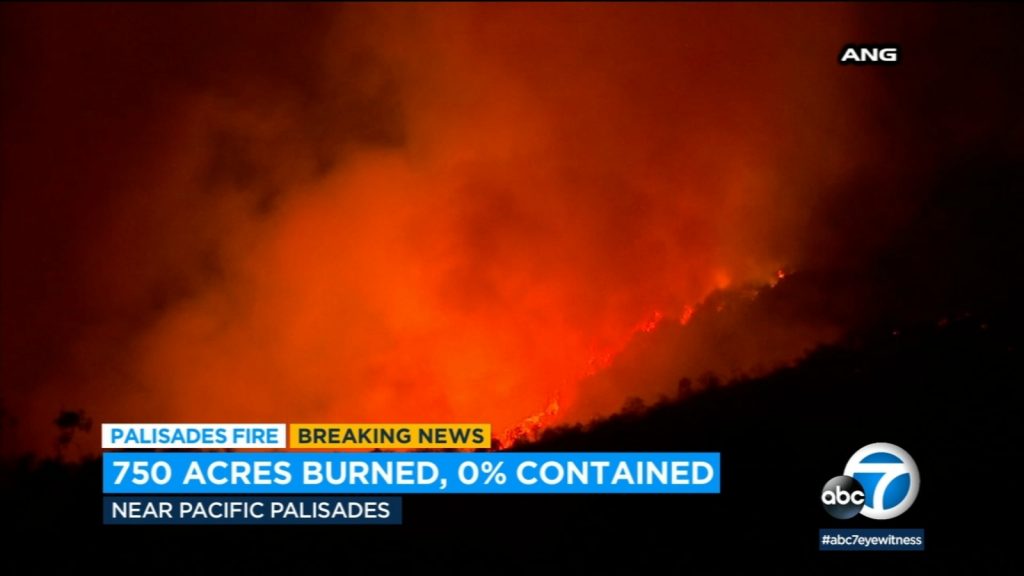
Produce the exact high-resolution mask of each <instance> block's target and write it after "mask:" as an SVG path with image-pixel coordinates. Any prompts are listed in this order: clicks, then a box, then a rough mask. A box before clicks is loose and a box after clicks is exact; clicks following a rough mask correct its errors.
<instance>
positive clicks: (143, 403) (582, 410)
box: [2, 5, 945, 449]
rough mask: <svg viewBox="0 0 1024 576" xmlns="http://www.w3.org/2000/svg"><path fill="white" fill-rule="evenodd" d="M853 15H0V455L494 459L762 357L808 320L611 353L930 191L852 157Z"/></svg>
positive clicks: (867, 153)
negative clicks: (844, 64)
mask: <svg viewBox="0 0 1024 576" xmlns="http://www.w3.org/2000/svg"><path fill="white" fill-rule="evenodd" d="M879 10H880V9H879ZM872 18H876V16H874V15H872V14H871V13H864V9H862V8H856V7H852V6H811V7H791V6H771V7H770V6H745V5H740V6H700V5H685V6H657V5H653V6H652V5H648V6H614V5H594V6H582V5H572V6H542V7H540V6H516V5H513V6H401V7H400V6H345V7H338V6H307V7H290V6H218V7H207V6H195V7H187V8H186V9H180V8H174V9H172V8H170V7H161V6H131V7H129V6H118V7H71V8H69V7H53V6H47V7H15V8H5V9H4V17H3V27H4V30H3V32H4V33H3V38H4V40H3V42H4V45H3V70H4V87H3V98H4V105H3V112H2V114H3V124H4V126H5V130H4V137H3V171H2V176H3V190H4V192H3V214H2V218H3V237H4V242H3V278H2V281H3V290H2V298H3V306H2V309H3V310H2V311H3V324H2V325H3V365H2V369H3V381H4V382H5V387H4V394H3V402H4V406H5V409H6V410H7V412H8V413H9V415H10V416H11V417H13V418H14V419H15V420H16V421H17V422H16V423H15V424H14V425H13V427H5V449H7V448H11V447H14V448H20V447H22V446H30V445H31V446H34V447H36V448H39V444H40V443H39V442H37V441H36V440H33V439H34V438H43V437H46V435H47V434H48V433H49V431H48V430H47V427H50V426H51V424H50V421H51V420H52V415H53V414H56V412H57V411H58V410H60V409H62V408H65V409H78V408H84V409H85V410H86V411H87V413H89V414H90V415H92V416H93V417H94V419H95V420H97V421H231V420H239V421H246V420H248V421H259V420H265V421H303V420H305V421H309V420H314V421H342V420H377V421H386V420H391V421H425V420H460V421H491V422H493V423H494V425H495V427H496V429H497V430H501V429H502V428H504V427H507V426H510V425H513V424H515V423H516V422H517V421H519V420H520V419H522V418H523V417H525V416H529V415H530V414H533V413H535V412H537V411H539V410H543V409H544V407H545V406H547V405H548V403H549V402H550V401H551V400H552V399H553V398H558V399H559V400H560V401H561V402H562V404H563V405H564V407H565V408H566V409H567V411H568V414H569V415H570V416H568V417H571V418H581V419H582V418H588V417H590V416H592V415H593V414H595V413H599V412H602V411H607V410H609V409H611V408H614V407H616V406H618V405H619V404H621V402H622V400H623V399H624V398H626V397H627V396H633V395H641V396H646V397H650V396H652V395H655V394H658V393H664V392H666V391H671V390H673V389H674V388H673V387H674V386H675V382H676V381H677V380H678V378H679V377H680V376H681V375H683V374H687V373H693V374H696V373H699V372H701V371H703V370H708V369H715V370H720V371H723V372H727V373H728V372H737V373H738V372H744V371H752V370H762V369H768V368H770V367H771V366H773V365H776V364H778V363H782V362H787V361H790V360H792V359H793V358H794V357H796V356H798V355H799V354H801V353H802V351H803V350H805V349H807V348H808V347H810V346H812V345H814V344H815V343H818V342H821V341H825V340H828V339H831V338H835V337H836V336H837V335H838V334H839V333H840V332H841V324H842V322H841V321H840V320H837V319H835V318H833V317H831V316H830V317H828V318H824V317H823V319H819V320H820V321H804V320H801V321H799V322H792V323H787V322H780V319H779V318H778V317H768V316H766V315H765V314H761V315H758V314H756V313H751V314H747V315H745V316H740V317H736V319H735V322H730V323H729V326H733V327H734V328H733V329H732V330H733V331H734V332H735V331H736V330H741V331H742V333H743V334H744V335H749V337H748V336H744V337H742V338H736V337H730V338H727V339H725V340H723V339H721V338H718V339H715V338H712V336H713V335H714V330H722V328H720V327H719V328H715V329H711V328H708V329H707V331H706V333H705V331H702V329H700V328H699V327H700V326H710V325H711V324H710V323H709V322H708V321H707V320H706V318H707V314H710V312H708V311H709V310H710V309H711V308H713V306H711V305H705V306H704V307H703V308H702V309H701V310H702V311H704V312H705V314H704V315H702V316H700V317H699V319H700V321H699V322H698V321H697V320H698V319H695V320H694V322H693V324H692V325H688V326H686V327H679V328H678V330H676V329H675V328H673V330H676V331H682V330H683V329H684V328H685V329H687V330H688V331H686V332H685V335H684V336H679V337H673V338H668V339H665V338H662V339H660V340H659V341H660V342H663V343H662V344H659V345H658V346H653V347H651V350H652V351H647V352H644V351H643V350H640V351H639V352H637V347H636V345H633V346H632V347H630V344H629V343H630V342H631V339H634V340H635V338H634V336H633V335H634V334H636V333H637V330H638V326H642V325H643V323H644V322H649V321H650V320H651V319H652V318H662V319H663V320H662V323H665V325H666V326H667V325H668V324H667V323H668V322H674V323H675V324H674V326H677V327H678V326H679V322H678V319H680V317H681V316H682V315H684V314H685V313H686V310H688V309H689V307H692V306H694V305H697V304H698V303H699V302H701V301H702V300H704V299H705V298H706V297H707V296H708V295H709V294H711V293H712V292H713V291H715V290H716V289H721V288H726V287H735V286H743V285H745V284H747V283H755V284H764V283H766V282H768V281H769V280H771V279H773V278H774V276H775V273H776V271H777V270H779V269H786V270H789V269H792V268H797V269H801V268H808V267H810V268H842V267H843V266H842V265H836V260H835V258H836V257H839V258H847V257H849V258H852V259H858V258H859V259H861V260H864V261H867V260H870V259H871V258H873V255H874V254H876V253H877V251H878V250H880V249H881V248H879V247H880V246H884V245H886V243H887V242H889V241H890V239H891V237H892V236H893V235H894V234H895V231H896V230H898V229H899V226H900V225H901V223H903V222H905V221H906V220H907V219H908V218H910V217H911V215H912V214H913V211H914V206H915V202H916V201H917V199H918V197H917V196H915V195H914V194H907V195H905V196H899V195H898V194H896V196H891V197H889V198H885V197H883V195H884V194H888V193H897V188H898V187H899V186H900V185H901V183H905V182H907V181H910V180H911V179H912V178H913V177H915V175H916V174H917V173H918V172H925V171H927V170H928V169H929V167H931V166H932V165H933V159H931V158H927V159H925V160H923V161H921V162H918V163H914V162H912V161H909V160H908V162H907V163H906V164H905V165H906V166H910V168H900V167H899V166H900V164H899V163H895V162H892V163H888V162H886V163H883V162H880V161H879V157H880V156H885V157H886V158H891V157H893V156H894V155H895V154H896V153H897V152H898V151H899V150H901V149H902V148H901V145H905V144H906V142H908V140H909V139H908V136H907V134H908V133H910V132H911V131H912V130H911V128H910V127H908V126H906V125H904V126H899V125H898V126H896V127H895V131H894V132H893V134H894V135H895V136H894V137H892V138H890V134H888V133H887V132H886V126H887V125H886V124H885V122H887V120H886V118H887V116H886V114H887V112H886V111H887V110H889V104H888V102H889V101H888V100H887V98H889V97H890V96H891V94H890V91H891V90H897V91H899V90H904V91H909V92H908V93H907V94H901V93H897V94H896V95H895V101H897V102H900V103H902V104H901V105H903V106H907V105H908V104H907V103H908V102H911V101H912V100H913V99H916V98H918V97H919V96H920V95H919V94H918V93H916V92H914V88H912V87H910V88H907V87H902V88H901V85H900V84H899V81H898V80H896V81H894V80H893V75H895V74H899V73H901V72H903V71H904V70H905V69H906V68H913V66H914V64H913V63H908V64H907V66H905V67H903V68H892V69H886V70H869V69H858V70H852V69H846V68H841V67H839V66H837V64H836V54H837V51H838V47H840V46H841V45H842V44H844V43H846V42H849V41H851V40H857V39H859V38H860V37H862V36H863V35H864V33H865V32H864V31H865V30H869V29H874V28H881V29H885V27H886V26H889V27H890V28H891V29H892V31H891V33H892V34H894V35H895V36H897V37H900V35H901V34H905V33H906V32H905V30H904V29H903V28H901V24H900V21H897V22H896V24H889V23H887V22H888V21H883V24H877V23H875V22H874V20H872ZM940 20H941V18H940ZM941 21H942V22H945V20H941ZM907 26H909V24H908V25H907ZM913 37H915V38H917V37H919V36H913ZM874 39H875V38H868V40H874ZM929 70H930V69H929ZM929 73H930V72H928V71H920V70H918V71H917V72H914V71H913V70H911V71H910V72H908V74H910V76H911V77H912V78H920V77H921V75H924V76H925V77H926V76H927V75H928V74H929ZM894 82H895V83H894ZM915 82H916V80H915ZM914 86H916V84H914ZM906 112H907V113H908V114H910V113H912V111H910V110H907V111H906ZM888 113H890V114H891V112H888ZM897 116H898V115H897ZM900 117H901V116H900ZM907 124H908V125H910V124H912V123H909V122H908V123H907ZM913 127H916V124H914V125H913ZM880 151H881V152H880ZM880 166H889V168H888V169H887V170H888V171H882V172H879V170H878V167H880ZM914 170H917V172H915V171H914ZM865 174H870V175H872V176H870V177H865V176H864V175H865ZM872 178H874V180H872ZM879 181H882V182H883V183H884V186H881V187H878V186H872V185H873V184H875V183H877V182H879ZM863 183H866V184H868V186H866V187H864V188H863V189H864V190H870V192H864V193H863V194H866V195H862V190H860V189H859V187H860V184H863ZM892 197H899V198H900V200H899V201H892V200H891V198H892ZM851 206H859V207H860V208H861V209H862V210H863V214H862V215H856V216H851V214H856V210H854V212H850V211H849V209H850V207H851ZM882 206H885V207H887V208H886V209H884V210H880V209H878V208H879V207H882ZM837 214H838V216H836V215H837ZM836 218H838V221H837V220H836ZM847 218H852V220H847ZM854 247H856V248H854ZM868 255H871V256H868ZM818 296H819V297H820V296H821V295H820V294H819V295H818ZM859 305H860V304H858V306H859ZM851 306H853V304H851ZM823 308H827V306H824V307H823ZM780 309H786V310H789V309H790V308H786V307H782V308H780ZM780 314H781V312H780ZM723 318H725V316H723ZM717 325H718V326H721V325H722V324H721V323H719V324H717ZM739 326H742V329H740V328H735V327H739ZM660 330H661V332H665V331H666V330H668V329H667V328H661V329H660ZM641 332H642V331H641ZM768 342H771V343H774V344H773V345H772V346H765V343H768ZM716 343H721V345H720V346H719V345H716ZM626 348H629V349H630V352H629V354H626V355H625V356H624V357H623V358H622V359H620V360H616V359H615V357H614V356H615V354H617V353H619V352H621V351H623V350H625V349H626ZM597 372H600V374H596V373H597ZM7 429H10V430H12V431H13V433H12V434H7V432H6V431H7Z"/></svg>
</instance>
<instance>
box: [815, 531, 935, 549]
mask: <svg viewBox="0 0 1024 576" xmlns="http://www.w3.org/2000/svg"><path fill="white" fill-rule="evenodd" d="M818 542H819V545H818V550H822V551H836V550H842V551H849V552H856V551H877V550H914V551H922V550H924V529H923V528H822V529H821V530H820V531H819V532H818Z"/></svg>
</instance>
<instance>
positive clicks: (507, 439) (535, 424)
mask: <svg viewBox="0 0 1024 576" xmlns="http://www.w3.org/2000/svg"><path fill="white" fill-rule="evenodd" d="M558 410H559V406H558V396H555V398H553V399H552V400H551V402H549V403H548V406H547V408H545V409H544V410H542V411H540V412H538V413H536V414H534V415H533V416H530V417H529V418H526V419H525V420H523V421H522V422H520V423H519V424H516V425H515V426H513V427H511V428H509V429H508V430H505V433H504V434H503V435H502V437H501V440H500V441H499V443H500V445H501V449H502V450H504V449H506V448H511V447H512V446H514V445H515V444H516V442H519V441H520V440H527V441H529V440H536V439H537V438H539V437H540V433H541V431H543V430H544V428H546V427H547V426H548V425H549V424H550V423H551V420H552V419H553V418H554V417H555V416H556V415H557V414H558Z"/></svg>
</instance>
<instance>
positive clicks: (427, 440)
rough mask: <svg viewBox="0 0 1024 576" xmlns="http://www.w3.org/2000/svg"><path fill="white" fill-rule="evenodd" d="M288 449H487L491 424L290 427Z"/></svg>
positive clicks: (302, 425) (489, 442) (292, 425)
mask: <svg viewBox="0 0 1024 576" xmlns="http://www.w3.org/2000/svg"><path fill="white" fill-rule="evenodd" d="M288 447H289V448H297V449H302V448H334V449H339V450H344V449H373V448H381V449H416V448H490V447H491V425H490V424H290V425H289V426H288Z"/></svg>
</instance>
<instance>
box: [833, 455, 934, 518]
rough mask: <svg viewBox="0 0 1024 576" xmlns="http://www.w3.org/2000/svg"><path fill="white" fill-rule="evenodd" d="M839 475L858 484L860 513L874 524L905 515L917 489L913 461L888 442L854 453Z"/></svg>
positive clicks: (918, 482) (918, 478) (916, 474)
mask: <svg viewBox="0 0 1024 576" xmlns="http://www.w3.org/2000/svg"><path fill="white" fill-rule="evenodd" d="M843 474H845V475H846V476H849V477H852V479H854V480H856V481H857V482H859V483H860V486H861V487H862V488H863V490H864V508H863V509H861V510H860V513H861V514H863V515H864V516H867V517H868V518H872V519H874V520H889V519H891V518H895V517H897V516H899V515H900V514H903V513H904V512H906V511H907V510H908V509H909V508H910V506H911V505H912V504H913V503H914V500H915V499H917V491H918V489H919V488H920V487H921V475H920V474H919V473H918V471H917V464H916V463H915V462H914V459H913V458H911V457H910V454H908V453H907V451H906V450H904V449H903V448H900V447H899V446H896V445H895V444H889V443H888V442H876V443H875V444H868V445H867V446H865V447H863V448H861V449H860V450H857V452H856V453H854V455H853V456H852V457H850V461H849V462H847V463H846V470H844V471H843ZM834 480H835V478H833V479H832V481H834ZM826 486H827V485H826ZM829 514H831V512H829ZM833 516H834V514H833ZM837 518H838V516H837Z"/></svg>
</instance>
